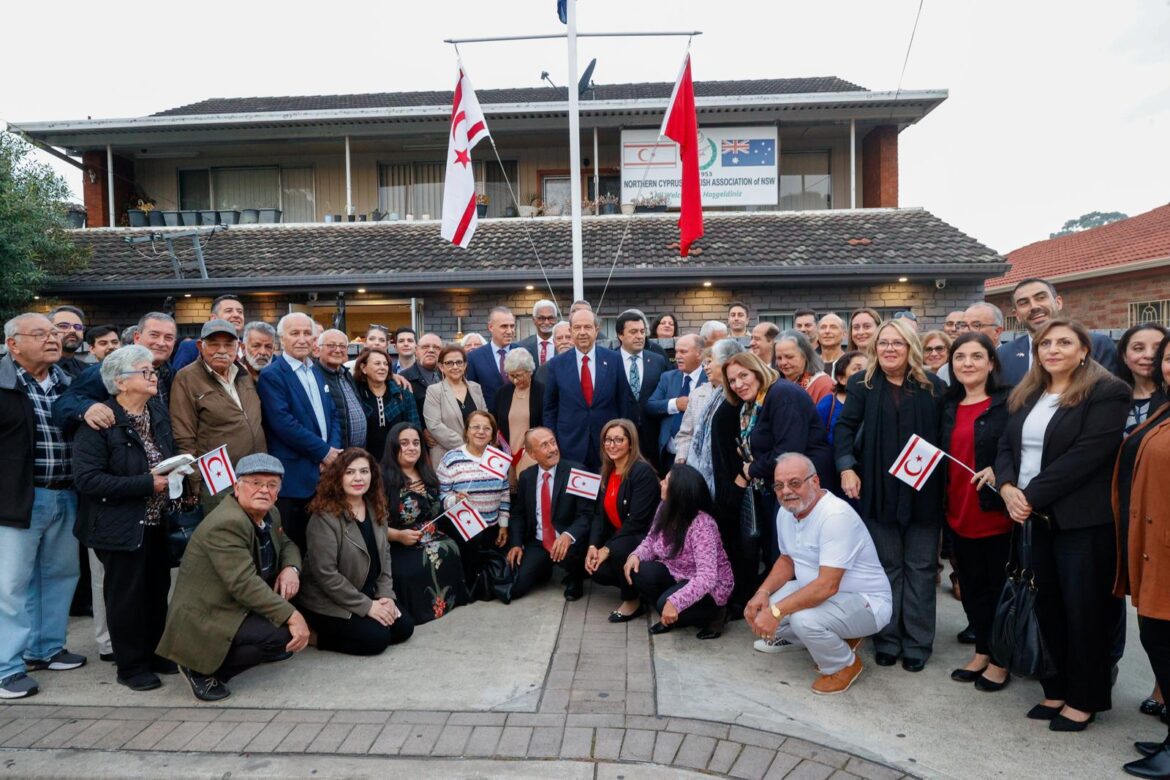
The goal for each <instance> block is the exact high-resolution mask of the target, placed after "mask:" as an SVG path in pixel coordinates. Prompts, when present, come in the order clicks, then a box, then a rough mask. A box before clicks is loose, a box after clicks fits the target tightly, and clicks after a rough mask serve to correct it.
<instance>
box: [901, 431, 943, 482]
mask: <svg viewBox="0 0 1170 780" xmlns="http://www.w3.org/2000/svg"><path fill="white" fill-rule="evenodd" d="M943 455H944V453H943V451H942V450H940V449H939V448H938V447H936V446H934V445H933V444H931V443H930V442H928V441H927V440H926V439H923V438H922V437H921V436H918V435H917V434H915V435H914V436H911V437H910V440H909V441H908V442H906V446H905V447H903V448H902V452H901V454H900V455H898V459H897V460H896V461H894V465H893V466H891V467H890V473H891V474H893V475H894V476H895V477H897V478H898V479H900V480H902V481H903V482H905V483H906V484H907V485H909V486H910V487H912V488H914V489H915V490H921V489H922V486H923V485H924V484H925V483H926V480H928V479H929V478H930V475H931V474H933V473H934V469H935V467H936V466H938V464H939V461H941V460H942V459H943Z"/></svg>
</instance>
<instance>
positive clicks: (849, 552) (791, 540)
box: [776, 492, 893, 626]
mask: <svg viewBox="0 0 1170 780" xmlns="http://www.w3.org/2000/svg"><path fill="white" fill-rule="evenodd" d="M776 537H777V539H778V541H779V545H780V552H781V554H783V555H787V556H788V557H789V558H791V559H792V563H793V564H794V565H795V567H796V582H797V584H799V585H800V587H802V588H803V587H804V586H806V585H808V584H809V583H810V582H812V581H813V580H815V579H816V578H817V577H818V576H820V568H821V567H822V566H828V567H830V568H834V569H844V570H845V575H844V576H843V577H842V578H841V587H840V588H839V591H840V592H841V593H859V594H861V596H862V597H864V598H865V600H866V601H867V602H868V603H869V608H870V609H871V610H872V611H873V616H874V619H875V620H876V621H877V624H878V625H879V626H884V625H886V624H887V623H889V622H890V616H891V615H892V614H893V599H892V597H891V595H890V580H889V578H888V577H886V571H885V569H883V568H882V564H881V561H880V560H878V554H877V548H875V547H874V546H873V539H872V538H871V537H870V535H869V531H868V530H867V529H866V527H865V524H864V523H863V522H862V521H861V518H860V517H859V516H858V515H857V512H855V511H853V507H851V506H849V504H847V503H845V501H843V500H842V499H840V498H837V497H836V496H835V495H833V494H832V493H829V492H825V493H824V494H823V495H822V496H821V499H820V501H818V502H817V505H816V506H814V507H813V509H812V511H811V512H809V513H808V515H807V516H806V517H805V518H804V519H803V520H797V519H796V516H795V515H793V514H792V513H791V512H789V511H788V510H787V509H785V508H784V507H783V506H781V507H780V509H779V511H777V512H776Z"/></svg>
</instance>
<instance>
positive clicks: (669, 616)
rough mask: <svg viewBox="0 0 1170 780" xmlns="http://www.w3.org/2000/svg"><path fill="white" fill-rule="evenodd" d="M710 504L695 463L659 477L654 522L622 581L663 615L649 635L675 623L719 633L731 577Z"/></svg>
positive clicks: (703, 635)
mask: <svg viewBox="0 0 1170 780" xmlns="http://www.w3.org/2000/svg"><path fill="white" fill-rule="evenodd" d="M710 507H711V495H710V492H709V491H708V490H707V483H706V481H705V480H704V479H703V476H702V474H700V473H699V472H698V471H697V470H696V469H694V468H693V467H691V466H686V465H681V464H680V465H677V466H675V467H674V468H672V469H671V470H670V473H669V474H668V475H667V477H666V479H665V480H663V481H662V503H661V504H660V505H659V506H658V513H657V514H656V515H655V517H654V524H653V525H652V526H651V528H650V533H648V534H646V538H645V539H644V540H642V543H641V544H639V545H638V548H637V549H636V550H634V552H632V553H631V554H630V556H629V557H628V558H627V559H626V566H625V574H626V581H627V582H629V583H630V584H632V585H633V586H634V587H635V588H637V589H638V592H639V593H640V594H641V595H642V598H644V599H646V600H647V601H649V602H650V603H651V604H653V605H654V606H655V608H656V609H657V610H658V613H659V615H661V619H660V620H659V622H657V623H655V624H654V625H652V626H651V627H650V633H651V634H665V633H666V632H667V631H670V630H671V629H673V628H674V627H675V626H701V628H700V629H699V633H698V634H697V635H696V638H698V639H715V638H717V637H718V636H720V635H721V634H722V633H723V624H724V623H726V622H727V599H728V597H730V596H731V589H732V587H733V586H734V584H735V580H734V578H733V577H732V574H731V563H730V562H729V561H728V560H727V553H726V552H724V551H723V543H722V542H721V541H720V540H719V527H718V526H717V525H716V524H715V519H714V518H713V517H711V514H710Z"/></svg>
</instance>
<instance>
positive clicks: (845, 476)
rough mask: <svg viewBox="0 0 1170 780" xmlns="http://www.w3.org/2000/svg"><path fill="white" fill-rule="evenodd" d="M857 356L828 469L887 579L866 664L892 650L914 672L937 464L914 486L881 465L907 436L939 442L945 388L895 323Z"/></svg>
mask: <svg viewBox="0 0 1170 780" xmlns="http://www.w3.org/2000/svg"><path fill="white" fill-rule="evenodd" d="M866 354H867V357H868V358H869V365H868V366H866V369H865V372H864V373H861V372H858V373H857V374H854V375H853V376H852V377H850V379H849V382H848V384H847V385H846V394H847V396H846V400H845V408H844V409H842V410H841V416H840V417H839V418H838V419H837V427H836V428H835V429H834V432H833V438H834V442H833V444H834V447H835V449H836V457H837V468H838V469H839V470H840V472H841V489H842V491H844V493H845V495H846V496H847V497H849V498H852V499H860V512H859V514H860V515H861V517H862V519H863V520H864V521H865V525H866V527H867V528H868V529H869V533H870V536H872V537H873V541H874V545H875V546H876V547H877V552H878V557H879V558H880V559H881V562H882V566H883V567H884V568H885V570H886V575H887V576H888V577H889V578H890V589H891V591H892V595H893V601H894V611H893V616H892V617H891V619H890V622H889V624H888V625H887V626H886V627H885V628H884V629H882V630H881V631H880V632H879V633H878V634H877V635H875V636H874V642H873V646H874V652H875V655H876V661H877V663H878V665H879V666H893V665H894V664H895V663H897V661H898V658H899V657H901V659H902V668H903V669H905V670H906V671H908V672H920V671H922V669H923V668H924V667H925V666H926V661H927V659H928V658H929V657H930V653H931V650H932V648H933V646H934V629H935V626H934V616H935V572H936V559H937V557H938V540H939V533H940V530H941V522H942V518H943V477H942V476H941V475H940V472H941V471H942V470H941V469H939V470H937V471H936V473H934V474H933V475H932V476H931V477H930V478H929V479H927V480H926V481H925V482H924V483H923V484H922V485H921V486H920V489H919V490H915V489H914V488H912V487H910V486H909V485H907V484H906V483H904V482H902V481H901V480H899V479H898V478H896V477H894V476H892V475H891V474H890V473H889V468H890V466H892V465H893V464H894V462H895V460H897V458H898V455H899V454H900V453H901V452H902V448H903V447H905V446H906V442H907V441H908V440H909V439H910V437H911V436H914V435H917V436H920V437H921V438H923V439H925V440H926V441H928V442H930V443H931V444H934V445H936V446H939V445H940V440H939V436H940V434H941V427H942V411H943V391H944V390H945V385H944V384H943V382H942V380H941V379H939V378H938V377H936V376H935V375H934V374H931V373H928V372H927V370H926V368H925V367H924V366H923V362H922V343H921V342H920V341H919V340H918V334H917V333H915V332H914V330H913V328H911V327H910V326H909V325H907V324H906V323H905V322H904V321H902V320H890V321H889V322H885V323H883V324H882V325H880V326H879V327H878V329H877V331H876V332H875V334H874V337H873V339H872V340H870V342H869V346H868V347H867V348H866ZM863 430H864V435H862V431H863Z"/></svg>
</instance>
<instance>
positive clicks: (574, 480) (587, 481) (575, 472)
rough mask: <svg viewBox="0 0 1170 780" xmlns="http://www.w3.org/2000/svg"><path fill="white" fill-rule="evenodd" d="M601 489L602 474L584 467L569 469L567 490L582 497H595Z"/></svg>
mask: <svg viewBox="0 0 1170 780" xmlns="http://www.w3.org/2000/svg"><path fill="white" fill-rule="evenodd" d="M599 490H601V475H600V474H594V473H593V472H590V471H584V470H582V469H569V481H568V482H567V483H566V484H565V492H566V493H572V494H573V495H574V496H581V498H588V499H595V498H597V493H598V491H599Z"/></svg>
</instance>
